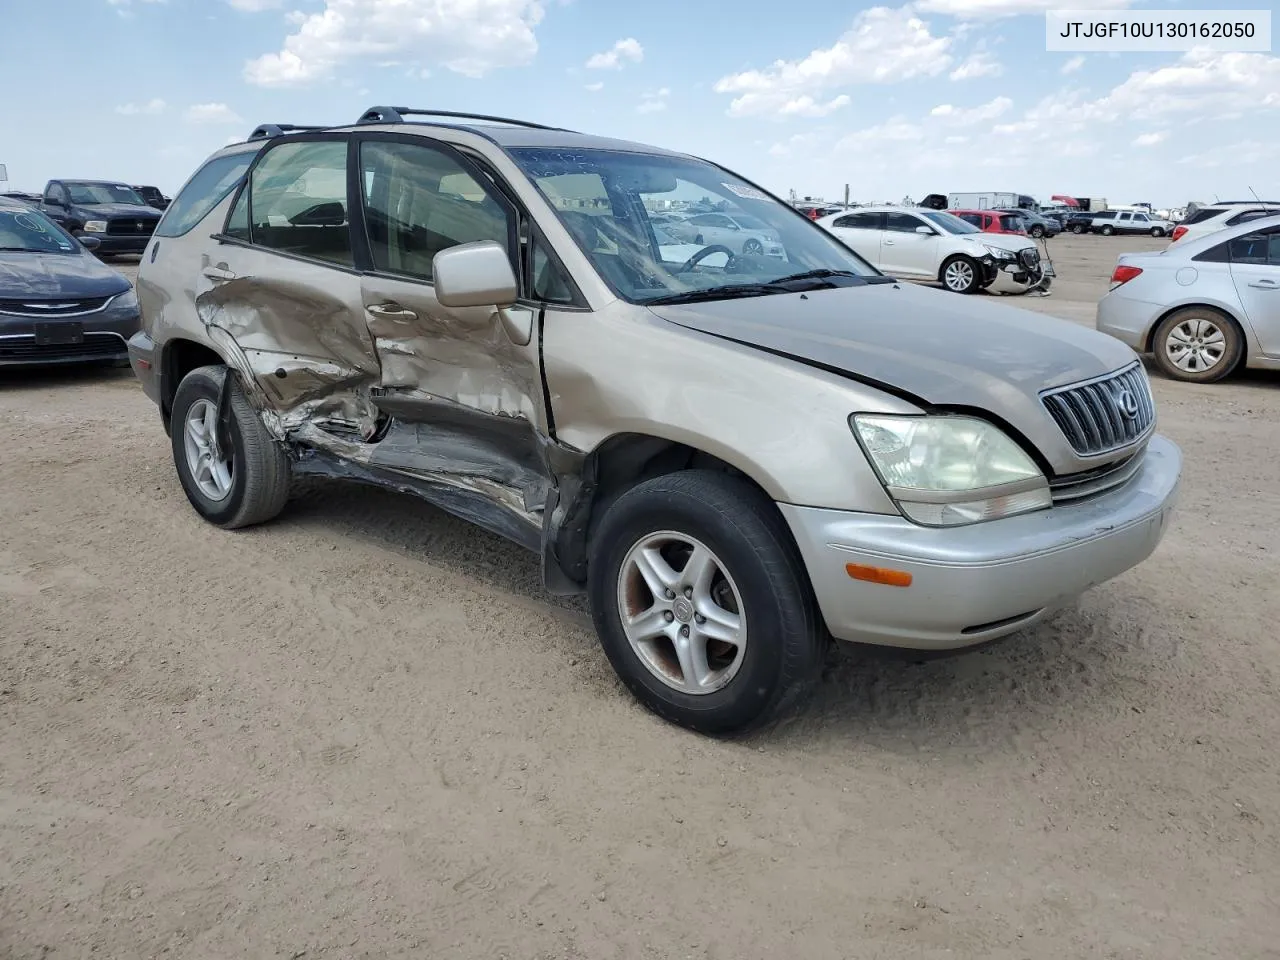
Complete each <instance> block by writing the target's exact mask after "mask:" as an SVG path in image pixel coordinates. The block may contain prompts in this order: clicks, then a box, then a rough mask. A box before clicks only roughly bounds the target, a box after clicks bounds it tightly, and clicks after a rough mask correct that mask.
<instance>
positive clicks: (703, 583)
mask: <svg viewBox="0 0 1280 960" xmlns="http://www.w3.org/2000/svg"><path fill="white" fill-rule="evenodd" d="M424 117H425V118H426V119H425V120H424V119H423V118H424ZM695 204H699V205H701V206H702V207H703V208H705V207H706V206H707V205H708V204H711V205H712V206H713V208H714V209H717V210H722V211H726V212H728V213H729V214H730V215H735V216H742V217H746V218H750V220H751V221H752V222H759V223H763V224H765V225H766V227H767V228H768V229H769V230H770V232H771V235H772V236H776V237H777V242H778V246H779V247H780V248H781V255H776V254H777V251H774V252H772V254H771V253H770V252H769V251H766V252H765V254H764V255H760V254H759V252H756V251H746V250H744V249H742V248H739V247H730V246H727V245H723V244H720V243H714V242H713V243H710V244H704V245H696V244H695V245H692V246H690V247H681V246H680V245H679V244H672V243H671V242H670V239H671V238H670V237H666V236H665V234H661V233H659V232H658V231H655V230H654V229H653V224H652V220H651V218H652V217H653V216H659V215H660V214H659V211H664V210H679V209H681V208H683V207H686V206H689V207H691V206H693V205H695ZM704 239H705V238H704ZM673 251H678V252H675V253H673ZM138 294H139V300H140V303H141V308H142V313H143V330H142V332H141V333H139V334H138V335H137V336H135V337H134V338H133V339H132V341H131V342H130V344H129V348H130V356H131V360H132V363H133V367H134V370H135V371H136V373H137V375H138V377H139V378H140V379H141V381H142V384H143V386H144V388H145V389H146V391H147V393H148V395H149V396H150V397H151V398H152V399H154V400H155V402H156V403H157V404H158V405H159V408H160V412H161V415H162V418H163V421H164V424H165V426H166V429H167V430H168V431H169V435H170V438H171V441H172V447H173V456H174V463H175V466H176V469H177V473H178V477H179V479H180V481H181V483H182V486H183V489H184V490H185V491H186V494H187V497H188V499H189V500H190V502H191V504H192V506H193V507H194V508H195V509H196V511H197V512H198V513H199V514H200V515H201V516H202V517H204V518H205V519H206V520H208V521H209V522H211V523H215V524H218V525H221V526H224V527H242V526H246V525H248V524H254V523H260V522H263V521H266V520H269V519H271V518H272V517H273V516H275V515H276V514H277V513H279V512H280V511H281V510H282V509H283V508H284V506H285V503H286V500H287V498H288V494H289V484H290V480H291V478H292V477H294V476H297V475H302V474H311V475H322V476H327V477H335V478H344V479H349V480H356V481H363V482H367V483H371V484H377V485H380V486H384V487H390V488H394V489H397V490H401V491H404V492H407V493H411V494H415V495H418V496H421V497H424V498H426V499H428V500H430V501H432V502H434V503H436V504H438V505H440V506H442V507H443V508H445V509H447V510H449V511H452V512H453V513H455V514H457V515H459V516H461V517H464V518H467V519H469V520H471V521H474V522H475V523H477V524H479V525H480V526H482V527H484V528H486V529H488V530H491V531H494V532H496V533H498V534H501V535H503V536H505V537H508V538H510V539H511V540H513V541H515V542H517V543H519V544H522V545H524V546H525V547H527V548H529V549H531V550H534V551H536V552H537V553H538V554H539V555H540V556H541V558H542V566H543V572H544V580H545V583H546V586H547V588H548V589H549V590H552V591H557V592H564V593H571V592H585V593H586V594H587V595H588V598H589V601H590V605H591V609H592V612H593V616H594V619H595V624H596V627H597V630H598V633H599V636H600V640H601V643H602V645H603V647H604V650H605V652H606V654H607V655H608V657H609V659H610V661H611V663H612V664H613V666H614V668H615V669H616V670H617V672H618V674H619V675H620V676H621V677H622V678H623V680H624V681H625V682H626V683H627V685H628V686H629V687H630V689H631V690H632V691H634V693H635V694H636V695H637V697H638V698H639V699H640V700H641V701H642V702H643V703H644V704H646V705H647V706H648V707H649V708H651V709H653V710H654V711H656V712H657V713H659V714H660V715H662V716H664V717H666V718H668V719H670V720H673V721H675V722H678V723H681V724H684V725H685V726H688V727H691V728H693V729H696V730H700V731H704V732H709V733H727V732H731V731H738V730H743V729H746V728H749V727H751V726H753V725H755V724H758V723H760V722H762V721H764V720H766V719H768V718H769V717H771V716H774V715H775V714H776V713H777V712H778V711H779V710H780V709H782V708H783V707H785V706H786V705H788V704H791V703H794V702H796V701H797V700H798V699H799V698H800V697H801V696H802V695H803V694H804V693H805V691H806V690H807V689H808V688H809V687H810V686H811V684H812V683H813V682H814V679H815V677H816V676H817V673H818V669H819V665H820V661H821V657H822V652H823V649H824V646H825V644H826V643H827V642H828V641H829V639H830V638H831V637H832V636H834V637H836V638H839V639H843V640H850V641H861V642H868V643H877V644H888V645H895V646H902V647H916V648H933V649H947V648H958V647H965V646H969V645H973V644H978V643H981V642H983V641H986V640H990V639H992V638H994V637H999V636H1001V635H1004V634H1007V633H1010V632H1013V631H1015V630H1019V629H1021V628H1025V627H1028V626H1030V625H1033V624H1035V623H1036V622H1037V621H1038V620H1040V619H1041V618H1043V617H1044V616H1046V615H1047V614H1048V613H1049V612H1050V611H1052V610H1054V609H1056V608H1058V607H1060V606H1062V605H1063V604H1065V603H1068V602H1070V601H1071V600H1072V599H1073V598H1074V597H1076V596H1077V595H1079V594H1080V593H1081V592H1083V591H1084V590H1086V589H1088V588H1089V587H1091V586H1093V585H1095V584H1097V583H1100V582H1102V581H1104V580H1107V579H1109V578H1111V577H1113V576H1115V575H1117V574H1119V573H1121V572H1122V571H1124V570H1126V569H1128V568H1129V567H1131V566H1133V565H1134V564H1136V563H1139V562H1140V561H1142V560H1143V559H1144V558H1145V557H1147V556H1148V555H1149V554H1150V553H1151V552H1152V551H1153V550H1154V549H1155V547H1156V545H1157V543H1158V542H1159V541H1160V539H1161V537H1162V535H1163V534H1164V532H1165V530H1166V528H1167V525H1168V518H1169V516H1170V513H1171V511H1172V509H1173V504H1174V502H1175V499H1176V495H1177V490H1178V481H1179V473H1180V464H1181V456H1180V453H1179V451H1178V449H1177V447H1175V446H1174V445H1173V444H1172V443H1170V442H1169V441H1168V440H1166V439H1164V438H1163V437H1161V436H1159V435H1157V434H1156V433H1155V408H1154V405H1153V403H1152V399H1151V394H1150V391H1149V389H1148V384H1147V378H1146V374H1145V372H1144V371H1143V368H1142V366H1141V364H1140V363H1139V362H1138V359H1137V357H1136V356H1135V355H1134V353H1133V351H1132V350H1130V349H1129V348H1128V347H1127V346H1125V345H1124V344H1122V343H1120V342H1119V341H1117V340H1114V339H1112V338H1110V337H1106V336H1103V335H1101V334H1098V333H1095V332H1093V331H1089V330H1085V329H1082V328H1080V327H1078V326H1076V325H1074V324H1071V323H1067V322H1064V321H1058V320H1054V319H1051V318H1048V317H1043V316H1040V315H1038V314H1031V313H1026V312H1023V311H1019V310H1016V309H1014V308H1011V307H1006V306H1000V305H995V304H990V303H983V302H979V301H975V300H972V299H968V298H956V297H952V296H949V295H947V294H945V293H942V292H940V291H935V290H928V289H923V288H920V287H917V286H913V285H910V284H904V283H899V282H897V281H896V280H894V279H893V278H892V277H887V276H884V275H883V274H881V273H880V272H879V271H878V270H876V269H875V268H874V267H872V266H871V265H869V264H868V263H867V262H866V261H864V260H863V259H861V258H860V257H859V256H858V255H857V254H856V253H854V252H853V251H852V250H850V249H849V248H848V247H846V246H844V245H843V244H841V243H840V242H839V241H838V240H837V239H836V238H834V237H833V236H831V235H830V234H828V233H827V232H825V231H823V230H822V229H821V228H820V227H818V226H816V225H815V224H814V223H813V222H811V221H810V220H808V219H807V218H806V217H805V216H804V215H803V214H801V213H799V212H797V211H795V210H794V209H792V208H791V207H790V206H788V205H787V204H785V203H783V202H782V201H780V200H778V199H777V198H776V197H774V196H772V195H771V194H769V193H767V192H766V191H764V190H761V189H760V188H759V187H757V186H755V185H753V184H751V183H749V182H747V181H745V180H744V179H742V178H741V177H738V176H736V175H735V174H733V173H731V172H729V171H727V170H725V169H724V168H722V167H719V166H717V165H715V164H713V163H709V162H707V161H705V160H700V159H697V158H694V157H689V156H684V155H680V154H675V153H670V152H666V151H663V150H659V149H656V148H653V147H646V146H641V145H638V144H632V143H624V142H619V141H612V140H605V139H600V138H596V137H591V136H586V135H583V134H578V133H572V132H568V131H564V130H556V129H550V128H546V127H541V126H538V125H536V124H529V123H522V122H519V121H512V120H503V119H501V118H493V117H476V116H463V115H458V114H441V113H427V112H423V111H409V110H405V109H403V108H389V107H376V108H373V109H371V110H369V111H368V112H367V113H366V114H365V115H364V116H362V117H361V118H360V120H359V122H357V123H355V124H352V125H349V126H345V127H335V128H326V129H314V128H312V129H298V128H284V127H279V126H266V127H262V128H259V129H258V130H257V131H255V132H254V134H253V136H252V137H251V138H250V139H249V140H248V141H246V142H245V143H243V144H236V145H232V146H229V147H226V148H224V149H222V150H220V151H218V152H217V153H216V154H214V155H213V156H212V157H211V158H210V159H209V160H208V161H207V162H206V163H205V164H204V165H203V166H202V167H201V168H200V170H199V171H198V172H197V173H196V174H195V175H194V176H193V177H192V179H191V180H190V182H189V183H188V184H187V185H186V186H185V187H184V188H183V190H182V191H181V193H180V194H179V195H178V197H177V198H176V199H175V200H174V201H173V203H172V205H171V206H170V207H169V208H168V210H167V211H166V212H165V215H164V219H163V221H162V222H161V223H160V225H159V227H158V229H157V230H156V233H155V237H154V238H153V239H152V241H151V242H150V244H149V245H148V247H147V250H146V252H145V254H144V256H143V260H142V263H141V266H140V270H139V277H138Z"/></svg>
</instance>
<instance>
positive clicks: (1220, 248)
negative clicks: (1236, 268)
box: [1192, 243, 1231, 263]
mask: <svg viewBox="0 0 1280 960" xmlns="http://www.w3.org/2000/svg"><path fill="white" fill-rule="evenodd" d="M1230 246H1231V245H1230V244H1229V243H1220V244H1218V245H1217V246H1216V247H1210V248H1209V249H1208V250H1206V251H1205V252H1204V253H1200V254H1196V256H1195V257H1193V258H1192V259H1194V260H1201V261H1204V262H1205V263H1229V262H1230V261H1231V251H1230V250H1229V249H1228V248H1229V247H1230Z"/></svg>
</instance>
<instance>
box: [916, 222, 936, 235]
mask: <svg viewBox="0 0 1280 960" xmlns="http://www.w3.org/2000/svg"><path fill="white" fill-rule="evenodd" d="M916 233H918V234H920V235H921V236H924V237H932V236H933V228H932V227H926V226H925V225H924V224H920V226H918V227H916Z"/></svg>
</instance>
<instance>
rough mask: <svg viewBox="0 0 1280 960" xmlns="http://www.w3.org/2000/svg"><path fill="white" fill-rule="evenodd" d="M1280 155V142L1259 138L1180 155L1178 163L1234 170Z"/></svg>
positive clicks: (1273, 158) (1265, 161)
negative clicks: (1265, 140) (1262, 140)
mask: <svg viewBox="0 0 1280 960" xmlns="http://www.w3.org/2000/svg"><path fill="white" fill-rule="evenodd" d="M1277 157H1280V143H1274V142H1273V143H1262V142H1261V141H1258V140H1240V141H1237V142H1235V143H1224V144H1222V145H1221V146H1217V147H1210V148H1209V149H1208V150H1206V151H1204V152H1202V153H1192V154H1188V155H1187V156H1184V157H1180V158H1179V159H1178V163H1180V164H1186V165H1187V166H1192V167H1201V168H1205V169H1209V168H1212V167H1221V166H1226V167H1228V168H1229V169H1231V170H1232V171H1235V170H1237V169H1240V168H1242V167H1244V166H1251V165H1254V164H1260V163H1267V162H1270V161H1273V160H1275V159H1276V158H1277Z"/></svg>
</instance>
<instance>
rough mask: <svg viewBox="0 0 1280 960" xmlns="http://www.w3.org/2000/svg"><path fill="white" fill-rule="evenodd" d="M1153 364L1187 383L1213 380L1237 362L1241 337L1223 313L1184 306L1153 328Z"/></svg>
mask: <svg viewBox="0 0 1280 960" xmlns="http://www.w3.org/2000/svg"><path fill="white" fill-rule="evenodd" d="M1151 346H1152V352H1153V353H1154V354H1155V358H1156V365H1157V366H1158V367H1159V368H1160V369H1161V371H1162V372H1163V373H1164V374H1165V376H1167V377H1170V378H1171V379H1174V380H1183V381H1186V382H1188V383H1216V382H1217V381H1219V380H1221V379H1222V378H1223V377H1225V376H1226V375H1227V374H1229V373H1230V372H1231V371H1232V370H1234V369H1235V367H1236V364H1237V363H1239V362H1240V354H1241V353H1242V352H1243V350H1244V339H1243V337H1242V336H1241V334H1240V328H1239V327H1237V326H1236V324H1235V321H1233V320H1232V319H1231V318H1230V317H1228V316H1227V315H1226V314H1224V313H1222V312H1221V311H1219V310H1214V309H1213V308H1211V307H1183V308H1182V309H1181V310H1175V311H1174V312H1173V313H1171V314H1169V316H1167V317H1165V318H1164V320H1163V321H1161V323H1160V326H1158V327H1156V333H1155V337H1154V338H1153V339H1152V344H1151Z"/></svg>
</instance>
